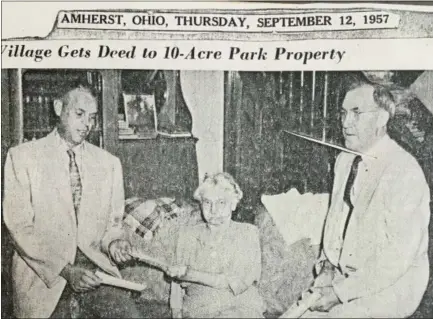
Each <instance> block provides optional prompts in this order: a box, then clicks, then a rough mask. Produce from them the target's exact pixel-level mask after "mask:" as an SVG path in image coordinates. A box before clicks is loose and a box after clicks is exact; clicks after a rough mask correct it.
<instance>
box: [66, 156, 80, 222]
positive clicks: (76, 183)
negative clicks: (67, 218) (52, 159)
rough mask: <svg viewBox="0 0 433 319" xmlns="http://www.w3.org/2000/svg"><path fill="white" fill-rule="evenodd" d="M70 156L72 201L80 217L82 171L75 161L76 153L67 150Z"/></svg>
mask: <svg viewBox="0 0 433 319" xmlns="http://www.w3.org/2000/svg"><path fill="white" fill-rule="evenodd" d="M67 153H68V155H69V176H70V181H71V191H72V201H73V203H74V210H75V214H76V215H78V210H79V208H80V201H81V192H82V188H83V186H82V184H81V178H80V171H79V170H78V165H77V162H76V161H75V153H74V151H73V150H71V149H69V150H67Z"/></svg>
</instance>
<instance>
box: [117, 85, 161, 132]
mask: <svg viewBox="0 0 433 319" xmlns="http://www.w3.org/2000/svg"><path fill="white" fill-rule="evenodd" d="M123 103H124V112H125V113H124V114H125V116H124V119H123V121H124V122H123V123H120V121H119V136H120V137H124V138H125V137H126V136H130V138H137V137H138V138H139V137H152V136H156V132H157V125H158V124H157V116H156V108H155V96H154V95H153V94H125V93H123Z"/></svg>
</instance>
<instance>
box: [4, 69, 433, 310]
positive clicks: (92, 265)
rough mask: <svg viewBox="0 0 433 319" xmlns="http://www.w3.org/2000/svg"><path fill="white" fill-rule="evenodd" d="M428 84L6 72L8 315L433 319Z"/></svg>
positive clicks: (339, 76) (282, 76) (260, 75)
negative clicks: (141, 115) (137, 114)
mask: <svg viewBox="0 0 433 319" xmlns="http://www.w3.org/2000/svg"><path fill="white" fill-rule="evenodd" d="M432 85H433V73H432V72H431V71H424V70H414V71H399V70H389V71H338V72H337V71H282V72H244V71H188V70H182V71H179V70H172V71H165V70H164V71H163V70H133V71H131V70H113V69H107V70H76V69H50V70H43V69H42V70H41V69H10V70H2V148H3V149H2V151H3V152H2V161H3V165H4V183H3V192H4V199H3V214H2V215H3V219H4V225H3V229H2V243H3V244H2V315H3V316H5V317H9V316H12V315H13V314H14V316H16V317H50V316H51V317H53V318H59V317H62V318H70V317H72V318H81V317H95V316H97V317H101V318H107V317H114V316H116V317H120V318H141V317H158V318H162V317H164V318H170V317H185V318H204V317H211V318H219V317H232V318H260V317H266V318H277V317H280V316H282V317H284V318H286V317H287V318H294V317H300V316H302V317H312V318H315V317H330V318H331V317H332V318H336V317H341V318H343V317H407V316H410V315H412V314H413V313H414V312H415V311H416V310H417V308H418V307H419V306H420V305H421V307H424V310H419V311H418V314H419V313H420V311H425V313H426V314H427V316H428V315H429V314H431V313H430V312H428V311H430V310H425V309H431V305H432V298H433V295H432V294H431V290H432V286H431V276H430V277H429V269H430V266H429V261H428V257H429V248H428V238H429V235H428V234H429V233H428V230H429V228H428V226H429V219H430V211H431V206H429V205H430V204H429V203H431V194H430V190H431V188H432V185H433V166H432V163H433V99H432V94H431V87H432ZM134 103H135V104H137V105H136V106H135V107H137V109H139V110H141V112H142V113H143V110H146V111H147V112H149V113H151V114H150V115H149V116H148V117H145V118H143V120H142V121H139V120H137V117H134V116H133V115H131V114H132V108H133V107H134V106H133V105H132V104H134ZM135 104H134V105H135ZM141 104H143V105H144V106H143V105H141ZM203 105H210V106H213V108H212V109H210V108H207V109H206V111H205V112H204V111H203V107H202V106H203ZM210 113H212V114H210ZM218 119H220V120H218ZM155 121H156V122H158V130H157V129H156V128H155V126H154V124H155ZM138 123H140V124H143V125H148V126H147V128H149V129H148V130H145V129H144V130H142V131H139V130H137V125H138ZM146 123H148V124H146ZM200 124H201V125H200ZM138 126H139V125H138ZM159 130H161V132H163V134H158V131H159ZM149 131H151V133H152V134H145V133H149ZM140 132H141V133H140ZM179 132H180V133H182V134H186V135H182V134H181V135H176V133H179ZM211 133H213V134H211ZM125 136H127V137H125ZM6 154H7V155H6ZM220 167H224V170H223V171H222V170H221V169H220ZM199 177H200V178H199ZM431 253H432V251H431V248H430V256H431ZM120 278H122V279H120ZM429 278H430V280H429ZM429 282H430V284H429ZM384 305H386V307H385V306H384ZM420 317H422V316H420Z"/></svg>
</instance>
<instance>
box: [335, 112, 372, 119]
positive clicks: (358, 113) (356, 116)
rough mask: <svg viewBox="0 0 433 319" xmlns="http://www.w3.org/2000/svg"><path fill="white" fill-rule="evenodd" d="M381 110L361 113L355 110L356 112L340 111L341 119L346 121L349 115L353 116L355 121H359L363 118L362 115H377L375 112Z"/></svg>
mask: <svg viewBox="0 0 433 319" xmlns="http://www.w3.org/2000/svg"><path fill="white" fill-rule="evenodd" d="M379 111H380V110H370V111H359V110H354V111H346V110H340V118H341V119H343V120H344V119H345V118H346V117H347V115H348V114H353V117H354V119H355V120H359V118H360V117H361V115H362V114H365V113H375V112H379Z"/></svg>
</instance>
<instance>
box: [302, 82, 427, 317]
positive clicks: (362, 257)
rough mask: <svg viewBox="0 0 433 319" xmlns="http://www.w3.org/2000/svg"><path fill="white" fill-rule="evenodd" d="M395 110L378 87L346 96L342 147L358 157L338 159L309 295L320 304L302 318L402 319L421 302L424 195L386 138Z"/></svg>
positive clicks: (416, 174) (410, 166)
mask: <svg viewBox="0 0 433 319" xmlns="http://www.w3.org/2000/svg"><path fill="white" fill-rule="evenodd" d="M394 110H395V104H394V101H393V98H392V95H391V94H390V93H389V92H388V91H387V90H386V89H385V88H383V87H380V86H376V85H372V84H367V83H358V84H357V85H355V86H353V87H351V88H350V89H349V90H348V92H347V94H346V96H345V99H344V102H343V105H342V110H341V115H342V126H343V135H344V139H345V144H346V147H347V148H349V149H351V150H353V151H357V152H359V153H362V154H363V155H362V156H359V155H354V154H351V153H346V152H344V153H341V154H340V155H339V156H338V158H337V160H336V164H335V168H334V172H335V176H334V185H333V191H332V196H331V204H330V207H329V211H328V214H327V217H326V222H325V226H324V232H323V241H322V246H323V248H322V251H321V256H320V257H319V261H318V263H317V265H316V273H318V276H317V278H316V280H315V282H314V285H313V288H312V289H311V290H312V291H313V292H317V293H319V294H320V296H321V297H320V299H319V300H318V301H317V302H316V303H315V304H314V305H313V306H312V307H311V308H310V311H308V312H307V313H306V314H304V317H312V318H315V317H328V318H349V317H356V318H368V317H370V318H378V317H390V318H397V317H408V316H410V315H411V314H413V313H414V312H415V310H416V309H417V307H418V306H419V304H420V302H421V299H422V296H423V294H424V292H425V290H426V287H427V283H428V278H429V261H428V255H427V248H428V224H429V221H430V209H429V201H430V196H429V188H428V186H427V183H426V180H425V176H424V174H423V172H422V170H421V168H420V166H419V165H418V163H417V162H416V160H415V159H414V158H413V157H412V156H411V155H410V154H409V153H407V152H406V151H405V150H403V149H402V148H401V147H400V146H399V145H397V143H395V142H394V141H393V140H392V139H390V138H389V136H388V135H387V128H386V127H387V123H388V120H389V119H390V117H392V116H393V115H394ZM304 297H305V296H304Z"/></svg>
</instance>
